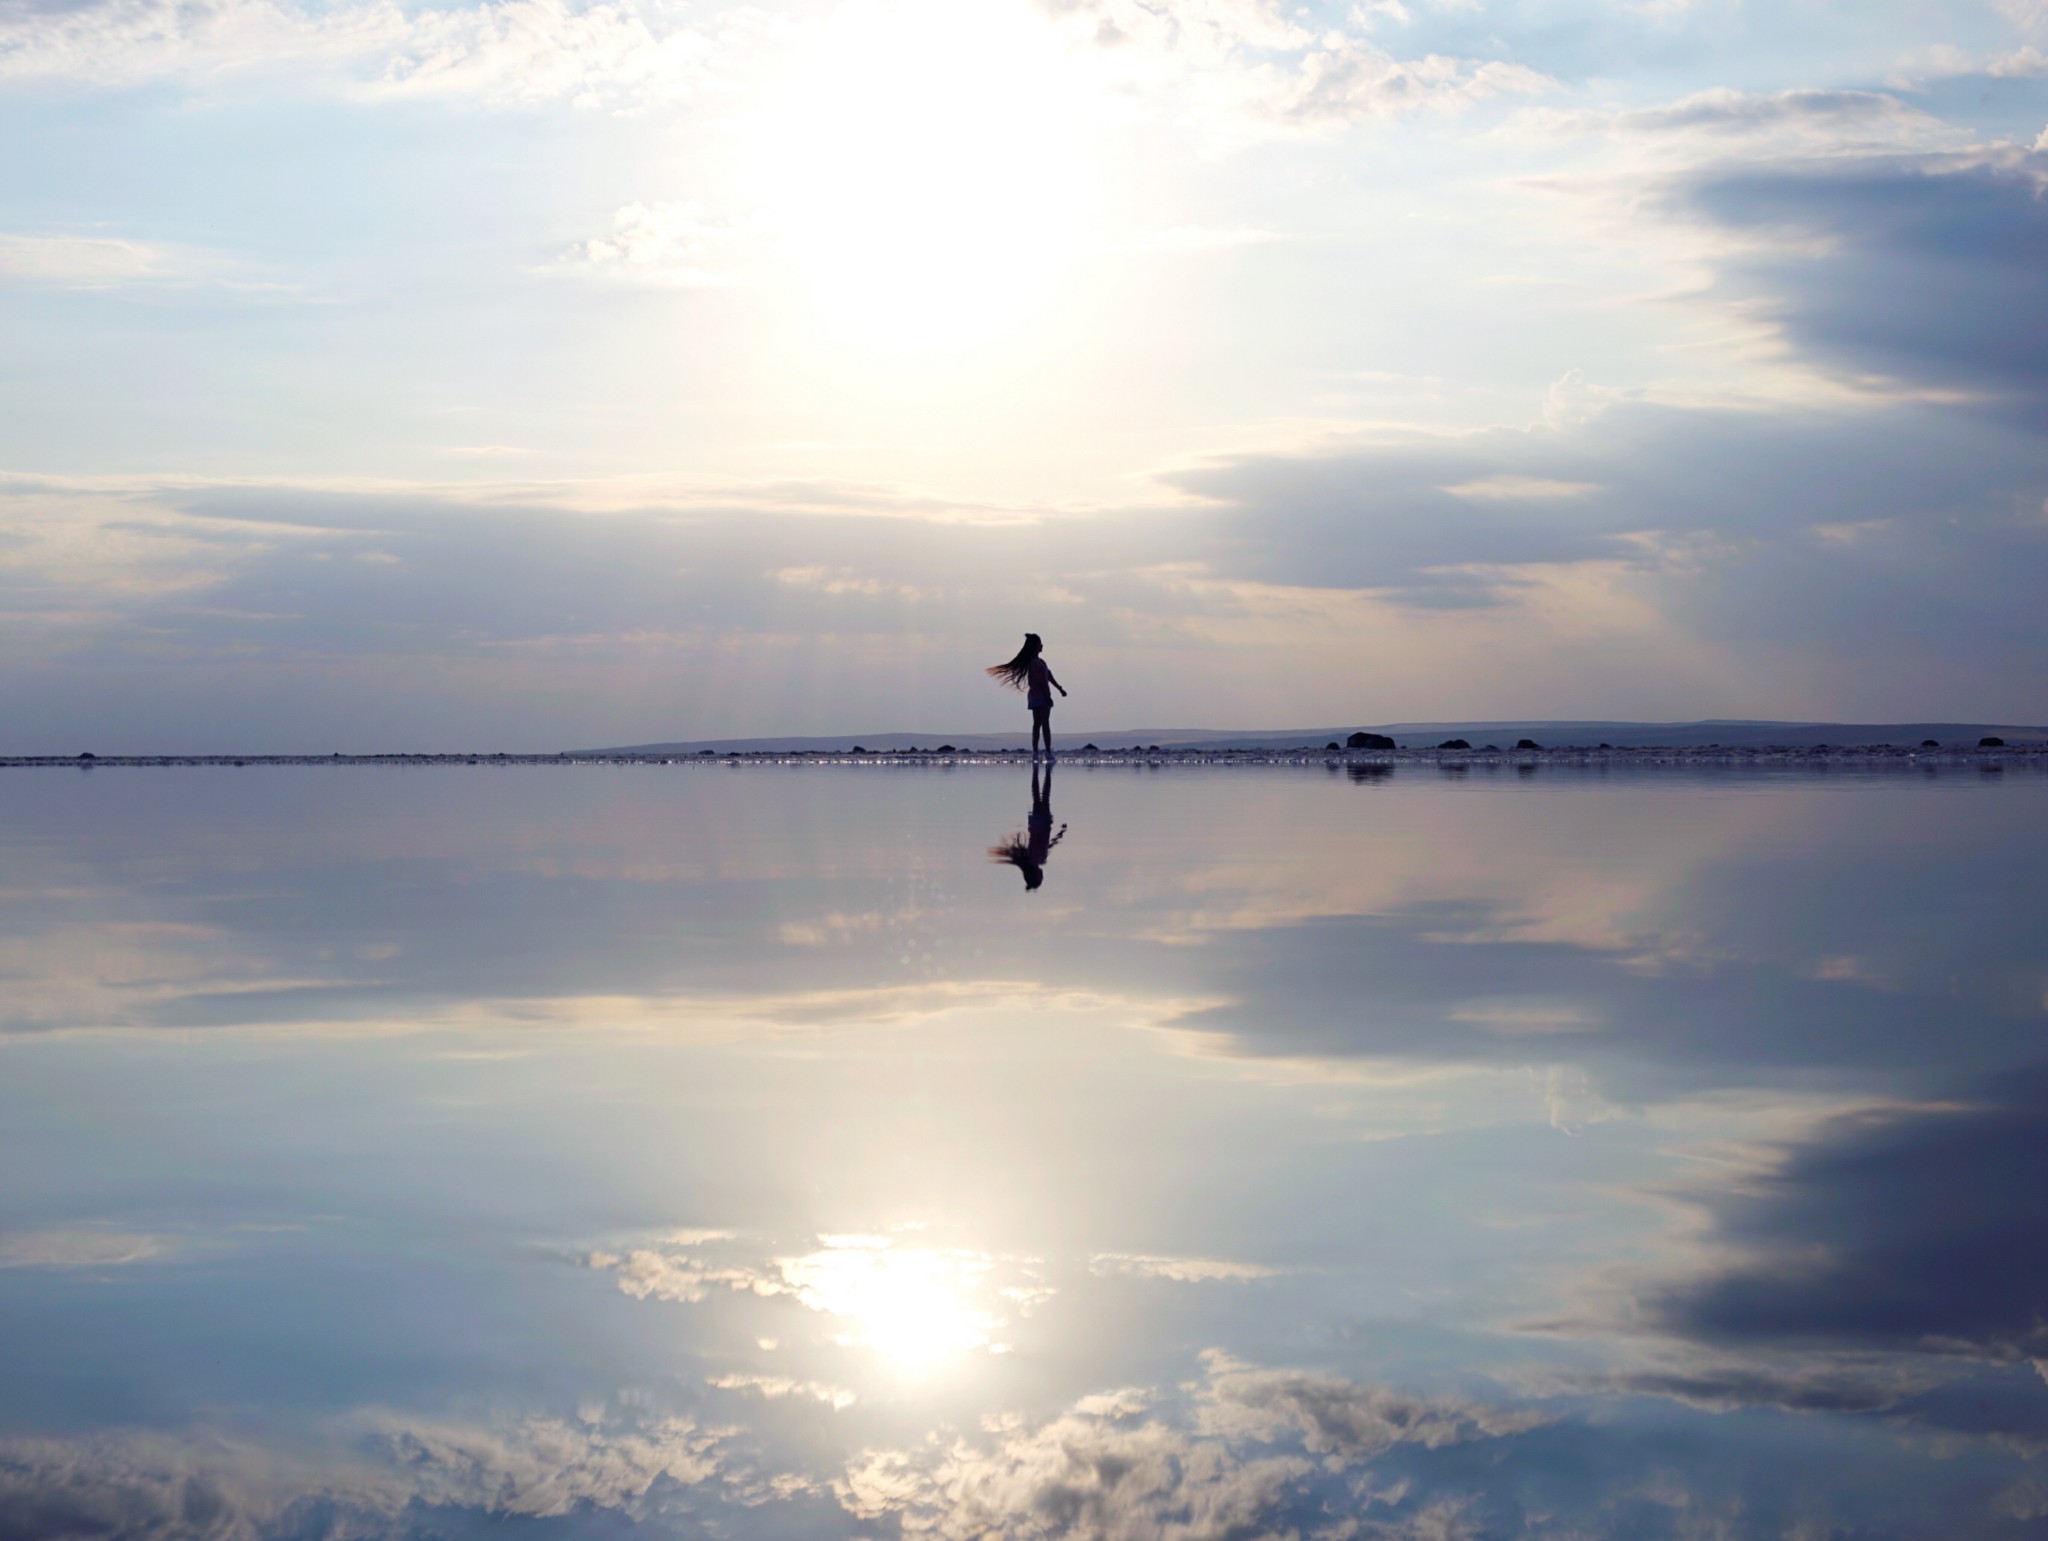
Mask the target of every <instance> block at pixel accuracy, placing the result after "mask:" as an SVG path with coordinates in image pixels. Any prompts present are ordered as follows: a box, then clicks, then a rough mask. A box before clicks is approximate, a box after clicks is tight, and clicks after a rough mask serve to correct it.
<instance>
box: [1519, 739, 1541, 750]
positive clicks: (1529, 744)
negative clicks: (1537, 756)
mask: <svg viewBox="0 0 2048 1541" xmlns="http://www.w3.org/2000/svg"><path fill="white" fill-rule="evenodd" d="M1515 747H1516V748H1517V749H1541V748H1542V747H1543V746H1542V745H1541V744H1539V743H1537V742H1536V740H1535V739H1533V738H1518V739H1516V740H1515Z"/></svg>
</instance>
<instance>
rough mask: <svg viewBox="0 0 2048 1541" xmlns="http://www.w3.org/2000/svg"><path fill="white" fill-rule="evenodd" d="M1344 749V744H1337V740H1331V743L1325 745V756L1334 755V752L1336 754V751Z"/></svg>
mask: <svg viewBox="0 0 2048 1541" xmlns="http://www.w3.org/2000/svg"><path fill="white" fill-rule="evenodd" d="M1343 747H1344V746H1343V745H1342V744H1340V743H1338V742H1337V741H1336V740H1335V739H1334V738H1333V739H1331V740H1330V741H1329V742H1328V743H1327V744H1325V745H1323V753H1324V754H1331V753H1334V752H1335V751H1336V750H1339V749H1342V748H1343Z"/></svg>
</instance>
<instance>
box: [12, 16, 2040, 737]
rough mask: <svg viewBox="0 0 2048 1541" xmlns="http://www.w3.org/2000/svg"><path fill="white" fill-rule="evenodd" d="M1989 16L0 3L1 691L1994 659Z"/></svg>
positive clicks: (1737, 672)
mask: <svg viewBox="0 0 2048 1541" xmlns="http://www.w3.org/2000/svg"><path fill="white" fill-rule="evenodd" d="M2044 50H2048V3H2043V0H1997V3H1988V4H1966V3H1960V0H1957V3H1948V0H1856V3H1825V0H1794V3H1778V4H1770V5H1766V4H1761V3H1742V0H1552V3H1538V0H1521V3H1491V0H1367V3H1363V4H1356V5H1341V4H1340V5H1327V4H1325V5H1314V6H1294V5H1289V4H1282V3H1263V0H1039V3H1036V4H1033V3H1030V0H943V3H941V0H840V3H824V0H818V3H812V0H796V3H788V4H781V3H777V4H763V5H747V4H738V5H733V4H717V3H712V4H699V5H690V4H670V3H664V0H605V3H595V4H584V3H558V0H505V3H497V4H463V3H454V4H446V5H431V6H430V5H408V4H398V3H392V0H336V3H332V4H298V3H293V0H0V145H4V146H5V151H4V154H0V626H4V648H0V659H4V662H0V720H4V721H5V723H6V725H7V732H6V733H5V735H4V740H5V742H4V744H0V747H4V748H6V749H8V750H18V751H53V752H67V753H68V752H76V751H77V750H79V749H83V748H87V747H91V748H94V749H96V750H97V751H98V752H101V753H106V752H109V751H116V750H140V749H150V748H165V749H192V748H202V747H220V746H222V745H231V746H232V747H239V748H248V749H252V750H253V749H279V750H284V749H307V750H317V751H325V750H328V749H333V748H390V747H416V746H417V747H453V748H508V749H510V748H538V749H553V748H559V747H565V746H577V745H587V744H598V743H616V742H631V741H638V740H646V739H651V738H660V737H670V736H675V737H713V736H721V735H727V734H745V733H759V732H792V733H795V732H819V733H837V732H849V733H855V732H860V731H863V730H867V731H879V730H884V729H894V728H907V729H917V730H924V729H937V730H947V731H970V730H975V729H991V728H1002V727H1012V726H1021V722H1022V717H1023V713H1022V711H1021V710H1020V708H1019V706H1018V704H1017V703H1016V702H1015V701H1014V700H1013V699H1009V698H1006V697H1004V696H1002V695H1001V694H999V693H998V692H996V691H994V690H992V689H990V688H989V686H988V685H987V683H986V682H985V681H984V680H983V679H982V678H981V677H980V674H979V667H978V666H979V665H981V664H983V663H987V662H991V661H994V660H996V659H998V658H1000V657H1001V656H1003V655H1005V654H1006V653H1007V652H1008V651H1009V650H1010V648H1011V647H1012V646H1013V645H1014V642H1015V639H1016V636H1017V634H1018V633H1020V632H1022V631H1023V630H1025V629H1027V628H1029V629H1034V630H1038V631H1041V632H1043V633H1044V634H1045V635H1046V638H1047V641H1048V644H1049V646H1050V648H1051V650H1052V656H1053V657H1054V659H1055V662H1056V664H1057V665H1058V667H1059V669H1060V673H1061V676H1062V678H1063V679H1064V680H1066V682H1067V683H1068V684H1069V685H1070V686H1072V687H1073V688H1074V690H1075V695H1074V698H1073V700H1072V702H1071V703H1070V704H1069V705H1067V706H1065V707H1063V708H1062V714H1061V718H1060V719H1059V720H1060V721H1061V722H1063V723H1064V724H1066V725H1068V726H1072V727H1087V726H1091V725H1099V726H1112V725H1125V724H1160V725H1188V726H1225V725H1231V726H1236V725H1243V726H1259V725H1274V726H1277V725H1283V724H1309V723H1335V722H1346V721H1349V722H1361V723H1362V722H1383V721H1391V720H1401V719H1417V718H1430V717H1451V716H1489V715H1490V716H1636V717H1659V718H1676V717H1694V716H1707V715H1716V716H1820V717H1843V718H1859V719H1873V718H1887V717H1900V718H1973V717H1980V718H1987V719H1998V720H2016V721H2030V722H2032V721H2040V720H2043V719H2044V718H2048V700H2044V689H2043V687H2042V685H2041V683H2040V681H2041V678H2042V675H2043V669H2044V665H2048V620H2044V619H2043V616H2044V611H2043V608H2042V606H2041V605H2040V603H2039V596H2040V594H2041V593H2042V592H2043V589H2044V584H2048V517H2044V499H2048V437H2044V435H2048V362H2044V361H2048V286H2044V285H2043V284H2042V282H2041V280H2040V274H2041V273H2042V272H2043V271H2044V262H2048V205H2044V204H2043V202H2042V201H2041V193H2042V190H2043V186H2044V182H2048V151H2044V150H2042V149H2038V148H2037V147H2036V146H2037V136H2039V135H2041V134H2042V132H2043V125H2044V124H2048V52H2044Z"/></svg>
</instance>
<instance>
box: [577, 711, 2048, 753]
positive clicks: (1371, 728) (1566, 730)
mask: <svg viewBox="0 0 2048 1541" xmlns="http://www.w3.org/2000/svg"><path fill="white" fill-rule="evenodd" d="M1361 730H1363V731H1365V732H1368V733H1384V734H1385V735H1387V737H1389V738H1391V739H1393V740H1394V742H1395V743H1396V744H1398V745H1399V746H1400V747H1401V748H1403V749H1429V748H1433V747H1435V746H1436V745H1437V744H1439V743H1441V742H1443V741H1444V740H1445V739H1447V738H1463V739H1469V740H1470V741H1471V742H1472V743H1473V744H1474V745H1475V746H1477V745H1483V744H1488V743H1497V744H1499V745H1500V747H1501V748H1503V749H1509V748H1512V747H1513V746H1514V744H1515V741H1516V740H1517V739H1523V738H1528V739H1534V740H1535V741H1536V742H1537V743H1539V744H1541V745H1543V746H1544V747H1546V748H1567V747H1585V748H1591V747H1593V746H1595V745H1598V744H1607V745H1610V746H1612V747H1614V748H1616V749H1675V748H1690V747H1705V746H1706V745H1709V744H1718V745H1720V746H1722V747H1723V748H1730V749H1748V748H1763V747H1765V746H1767V745H1781V746H1784V747H1787V748H1811V747H1813V746H1814V745H1817V744H1831V745H1837V746H1840V747H1843V748H1848V747H1852V746H1860V745H1867V744H1899V745H1905V746H1907V747H1911V746H1913V745H1916V744H1918V743H1920V742H1921V741H1922V740H1923V739H1930V738H1931V739H1934V740H1935V741H1936V742H1937V743H1940V744H1943V745H1945V746H1948V747H1952V748H1953V747H1960V748H1970V747H1972V746H1974V745H1975V744H1976V742H1977V740H1978V739H1980V738H1987V737H1995V738H2002V739H2004V740H2005V741H2006V742H2007V743H2009V744H2039V743H2048V727H2041V726H2029V725H2026V724H2022V723H1996V722H1876V723H1868V722H1866V723H1853V722H1769V721H1749V720H1739V719H1727V718H1706V719H1703V720H1701V721H1698V722H1609V721H1601V720H1597V719H1595V720H1573V719H1558V718H1543V719H1529V720H1525V721H1510V722H1472V721H1462V722H1458V721H1453V722H1392V723H1378V724H1374V723H1347V724H1344V725H1342V726H1339V727H1328V728H1268V729H1257V730H1254V729H1241V728H1238V729H1232V728H1088V729H1076V730H1074V731H1072V732H1066V731H1062V732H1061V733H1060V734H1059V737H1058V739H1057V742H1058V743H1060V744H1064V745H1068V746H1070V747H1078V746H1079V745H1081V744H1083V743H1093V744H1099V745H1100V746H1101V747H1102V748H1104V749H1128V748H1130V747H1131V746H1132V745H1134V744H1135V745H1139V746H1142V747H1145V748H1150V747H1151V746H1153V745H1155V744H1156V745H1158V746H1159V747H1160V748H1161V749H1301V748H1307V749H1321V748H1322V747H1323V746H1324V745H1325V744H1327V743H1330V742H1332V741H1335V742H1337V743H1340V744H1341V743H1343V742H1344V739H1345V737H1346V735H1348V734H1351V733H1355V732H1359V731H1361ZM1026 743H1027V735H1026V734H1023V733H837V734H831V735H810V736H801V737H800V736H794V735H788V734H785V735H781V736H776V737H765V738H713V739H688V740H678V741H675V742H672V743H660V744H628V745H622V746H620V747H617V748H612V749H582V750H573V751H571V753H572V754H592V755H607V754H677V755H681V754H699V753H702V752H703V751H705V750H707V749H708V750H710V751H711V752H712V753H713V754H748V753H764V752H777V753H783V754H794V753H797V752H799V751H802V750H809V751H811V752H813V753H844V752H845V751H847V750H849V749H852V748H854V747H855V746H859V747H861V748H863V749H891V750H893V749H936V748H938V747H939V746H940V745H942V744H950V745H952V746H953V747H954V748H955V749H961V750H969V751H979V752H986V751H989V750H994V749H1022V748H1024V747H1025V746H1026Z"/></svg>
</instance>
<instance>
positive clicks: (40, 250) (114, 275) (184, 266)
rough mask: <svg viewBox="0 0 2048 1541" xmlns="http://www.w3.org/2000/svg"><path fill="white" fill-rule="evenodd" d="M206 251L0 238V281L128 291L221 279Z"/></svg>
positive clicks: (81, 238) (116, 241) (72, 238)
mask: <svg viewBox="0 0 2048 1541" xmlns="http://www.w3.org/2000/svg"><path fill="white" fill-rule="evenodd" d="M225 274H226V266H225V264H224V263H223V262H222V261H221V260H220V259H219V258H217V257H215V256H213V255H211V254H210V253H206V252H201V251H196V250H193V249H191V248H188V247H181V246H173V245H168V244H166V243H163V242H159V241H130V240H123V239H120V238H118V237H114V236H85V235H7V234H0V279H12V280H14V281H16V282H18V283H32V284H47V285H49V286H50V287H52V288H58V289H127V288H143V287H165V286H181V285H190V284H196V283H205V282H209V281H218V280H222V279H223V278H224V277H225Z"/></svg>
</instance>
